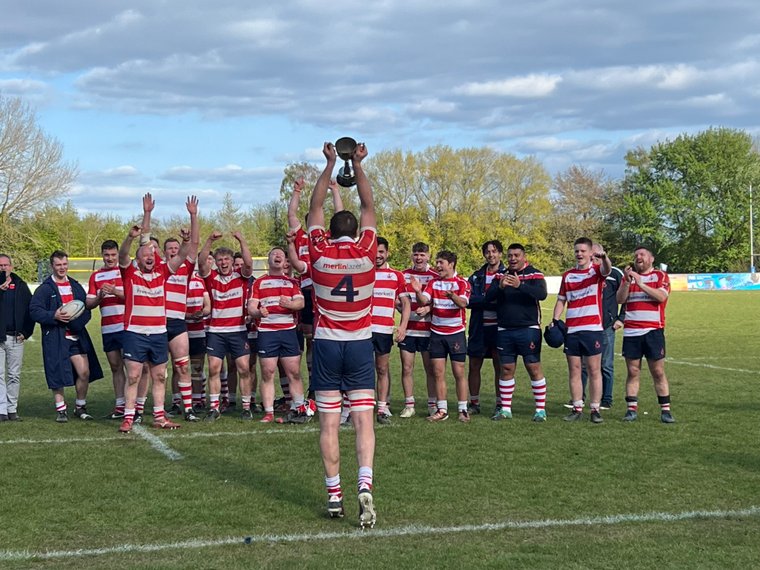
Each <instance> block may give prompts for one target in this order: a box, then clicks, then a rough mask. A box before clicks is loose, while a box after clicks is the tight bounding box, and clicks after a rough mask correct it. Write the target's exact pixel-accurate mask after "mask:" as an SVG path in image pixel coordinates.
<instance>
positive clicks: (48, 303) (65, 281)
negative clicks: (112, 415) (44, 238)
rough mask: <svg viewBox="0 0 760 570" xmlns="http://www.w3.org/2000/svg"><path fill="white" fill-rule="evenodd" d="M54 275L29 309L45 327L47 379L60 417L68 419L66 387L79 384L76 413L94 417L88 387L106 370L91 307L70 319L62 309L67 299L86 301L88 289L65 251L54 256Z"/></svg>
mask: <svg viewBox="0 0 760 570" xmlns="http://www.w3.org/2000/svg"><path fill="white" fill-rule="evenodd" d="M50 267H51V269H52V275H51V276H50V277H48V278H47V279H45V281H43V282H42V284H41V285H40V286H39V287H38V288H37V290H36V291H35V292H34V295H33V296H32V301H31V303H30V305H29V312H30V314H31V316H32V319H34V320H35V321H36V322H38V323H40V326H41V328H42V358H43V361H44V365H45V379H46V380H47V384H48V388H50V389H51V390H52V391H53V396H54V398H55V409H56V412H57V417H56V421H57V422H60V423H63V422H67V421H68V412H67V409H66V401H65V400H64V397H63V389H64V388H65V387H66V386H75V388H76V407H75V411H74V416H75V417H77V418H79V419H80V420H91V419H93V417H92V416H91V415H90V414H89V413H87V407H86V406H87V388H88V386H89V383H90V382H93V381H95V380H98V379H100V378H103V371H102V369H101V368H100V363H99V362H98V358H97V356H96V354H95V349H94V347H93V346H92V342H91V340H90V335H89V334H87V329H86V328H85V326H86V325H87V322H88V321H89V320H90V315H91V313H90V311H88V310H85V311H84V313H82V314H81V315H80V316H79V317H77V318H76V319H73V320H70V319H69V317H68V315H66V314H64V313H63V312H62V311H61V307H62V306H63V305H65V304H66V303H68V302H70V301H72V300H74V299H77V300H79V301H82V302H83V303H84V301H85V298H86V292H85V290H84V288H83V287H82V286H81V285H80V284H79V282H78V281H76V280H75V279H72V278H71V277H69V276H68V270H69V259H68V255H67V254H66V253H65V252H63V251H54V252H53V253H52V254H51V256H50Z"/></svg>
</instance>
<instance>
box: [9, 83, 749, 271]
mask: <svg viewBox="0 0 760 570" xmlns="http://www.w3.org/2000/svg"><path fill="white" fill-rule="evenodd" d="M61 157H62V148H61V145H60V143H58V142H57V141H56V140H55V139H52V138H50V137H49V136H47V135H45V134H44V133H43V132H42V131H41V129H40V128H39V127H38V126H37V121H36V117H35V115H34V112H33V110H31V108H30V107H28V106H27V105H25V104H24V103H23V102H21V101H20V100H18V99H8V98H2V97H0V244H2V246H0V250H2V251H4V252H7V253H9V254H11V255H12V256H13V258H14V261H15V264H16V268H17V270H18V271H19V272H20V273H21V274H22V275H24V276H25V277H26V278H29V279H33V278H34V277H35V276H36V264H37V261H38V260H40V259H46V258H47V257H48V256H49V254H50V253H51V252H52V251H53V250H55V249H63V250H64V251H66V252H68V253H69V255H70V256H72V257H74V256H81V257H90V256H98V255H99V254H100V244H101V243H102V242H103V241H104V240H105V239H115V240H116V241H117V242H121V240H122V239H123V237H124V236H125V235H126V233H127V230H128V228H129V226H130V225H131V224H132V223H135V222H136V221H137V220H121V219H118V218H116V217H114V216H112V215H109V214H107V213H98V214H80V213H79V212H78V211H77V210H76V208H74V206H73V205H72V203H71V202H70V201H64V199H63V197H65V195H66V193H67V192H68V190H69V189H70V187H71V185H72V183H73V182H74V180H75V178H76V167H75V166H74V165H70V164H66V163H64V162H63V161H62V158H61ZM625 162H626V170H625V175H624V177H623V178H622V179H620V180H613V179H611V178H609V177H608V176H607V175H606V174H605V173H604V172H602V171H595V170H590V169H588V168H586V167H584V166H580V165H574V166H571V167H570V168H568V169H567V170H565V171H563V172H560V173H558V174H556V175H555V176H551V175H550V174H549V172H547V170H546V169H545V168H544V166H543V165H542V164H541V162H540V161H538V160H536V159H535V158H532V157H527V158H517V157H515V156H513V155H511V154H508V153H503V152H498V151H495V150H493V149H490V148H462V149H453V148H451V147H448V146H433V147H429V148H426V149H425V150H423V151H420V152H404V151H401V150H392V151H383V152H379V153H376V154H371V155H370V158H369V159H368V160H367V164H366V166H365V170H366V171H367V174H368V176H369V178H370V181H371V182H372V185H373V189H374V193H375V201H376V208H377V219H378V231H379V234H380V235H382V236H385V237H386V238H387V239H388V241H389V242H390V247H391V264H392V265H393V266H395V267H405V266H406V265H407V264H408V262H409V251H410V248H411V245H412V244H413V243H415V242H417V241H424V242H427V243H428V244H430V246H431V251H432V253H433V255H435V252H436V251H438V250H441V249H449V250H451V251H454V252H455V253H457V255H458V256H459V264H458V269H459V272H460V273H461V274H463V275H469V274H470V273H471V272H472V271H473V270H475V269H476V268H478V267H479V266H480V265H481V264H482V263H483V259H482V256H481V253H480V247H481V245H482V244H483V242H485V241H487V240H490V239H499V240H501V242H502V243H503V244H504V245H505V247H506V246H507V245H508V244H509V243H512V242H520V243H523V244H524V245H525V246H526V249H527V252H528V257H529V259H530V260H531V262H532V263H533V264H534V265H535V266H536V267H538V268H540V269H541V270H543V271H544V272H545V273H547V274H559V273H560V272H562V271H563V270H564V269H567V268H568V267H570V266H572V265H573V264H574V257H573V252H572V243H573V241H574V240H575V239H576V238H577V237H580V236H588V237H591V238H593V239H595V240H598V241H600V242H602V243H603V244H604V245H605V247H606V248H607V250H608V251H609V252H610V254H611V256H612V258H613V260H614V261H616V262H618V263H620V264H623V263H626V262H627V261H628V260H629V259H630V252H631V250H632V249H633V247H634V246H635V245H636V244H639V243H646V244H648V245H649V246H650V247H651V248H652V249H653V250H654V252H655V255H656V257H657V258H658V261H661V262H665V263H667V264H668V265H669V269H670V270H671V271H675V272H722V271H747V270H748V269H749V265H750V262H749V258H750V238H749V233H750V219H749V211H750V193H749V188H750V185H755V187H757V183H758V181H759V180H760V155H759V154H758V152H757V148H756V145H755V144H754V141H753V139H752V137H751V136H750V135H749V134H747V133H746V132H744V131H740V130H735V129H728V128H711V129H708V130H706V131H703V132H700V133H697V134H693V135H691V134H683V135H681V136H679V137H677V138H676V139H675V140H670V141H665V142H659V143H657V144H655V145H654V146H652V147H651V148H650V149H645V148H643V147H638V148H635V149H633V150H631V151H629V152H628V153H627V154H626V156H625ZM321 168H322V167H321V165H313V164H310V163H294V164H289V165H287V166H286V167H285V170H284V174H283V179H282V184H281V188H280V196H279V198H278V199H276V200H273V201H271V202H269V203H267V204H259V205H253V206H250V207H243V206H241V205H238V204H235V203H234V200H233V199H232V197H231V195H229V194H228V195H226V196H225V198H224V201H223V203H222V206H221V208H219V209H218V210H217V211H214V212H209V211H204V212H203V214H204V215H203V216H202V222H201V224H202V228H201V232H202V233H201V235H202V236H205V235H207V234H208V233H210V232H211V231H212V230H213V229H217V228H218V229H222V230H223V231H224V230H232V229H239V230H241V231H242V232H243V234H244V235H245V237H246V239H248V240H249V243H250V245H251V251H252V253H253V254H254V255H266V253H267V252H268V250H269V249H270V248H271V247H272V246H273V245H283V244H284V241H285V240H284V236H285V233H286V232H287V226H288V224H287V204H288V201H289V199H290V196H291V192H292V188H293V183H294V182H295V180H296V179H297V178H299V177H301V176H303V177H304V178H305V179H306V182H307V188H309V187H313V184H314V182H315V181H316V179H317V177H318V176H319V173H320V172H321ZM310 195H311V194H310V192H307V193H306V195H305V196H304V198H303V200H302V202H301V204H300V208H299V214H300V217H301V219H304V217H305V214H306V211H307V210H308V200H309V198H310ZM342 198H343V202H344V206H345V207H346V208H347V209H353V210H354V211H358V206H357V201H356V196H355V191H354V190H352V189H343V191H342ZM156 199H157V200H158V201H160V200H161V196H160V195H157V196H156ZM328 202H330V200H328ZM165 206H166V204H162V209H163V208H164V207H165ZM180 206H181V205H180V204H178V205H177V208H176V209H177V212H178V215H177V216H170V217H167V218H163V219H159V220H156V221H155V223H154V224H153V225H154V231H153V233H154V235H157V236H158V237H159V238H160V239H164V238H166V237H169V236H176V235H178V230H179V228H180V227H181V224H182V223H183V222H184V218H183V217H182V216H181V215H180V212H181V210H182V208H181V207H180ZM227 245H233V244H232V243H230V244H227Z"/></svg>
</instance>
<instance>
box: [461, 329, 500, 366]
mask: <svg viewBox="0 0 760 570" xmlns="http://www.w3.org/2000/svg"><path fill="white" fill-rule="evenodd" d="M498 328H499V327H497V326H495V325H494V326H488V327H481V328H480V331H481V332H480V334H474V335H470V336H469V337H467V355H468V356H474V357H476V358H491V357H492V356H493V351H494V349H495V348H496V346H497V343H496V336H497V332H496V331H497V329H498Z"/></svg>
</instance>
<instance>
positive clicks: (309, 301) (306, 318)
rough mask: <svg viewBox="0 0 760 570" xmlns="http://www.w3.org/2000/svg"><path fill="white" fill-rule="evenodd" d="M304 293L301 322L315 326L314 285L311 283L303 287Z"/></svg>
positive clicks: (302, 291)
mask: <svg viewBox="0 0 760 570" xmlns="http://www.w3.org/2000/svg"><path fill="white" fill-rule="evenodd" d="M301 293H303V309H301V313H300V315H301V318H300V321H301V324H302V325H309V326H314V298H313V295H314V287H312V286H311V285H309V286H308V287H304V288H303V289H301Z"/></svg>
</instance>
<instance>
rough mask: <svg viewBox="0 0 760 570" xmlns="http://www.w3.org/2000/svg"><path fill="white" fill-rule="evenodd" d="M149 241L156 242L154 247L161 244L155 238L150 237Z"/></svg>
mask: <svg viewBox="0 0 760 570" xmlns="http://www.w3.org/2000/svg"><path fill="white" fill-rule="evenodd" d="M150 241H153V242H156V245H161V242H160V241H158V238H157V237H156V236H150Z"/></svg>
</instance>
